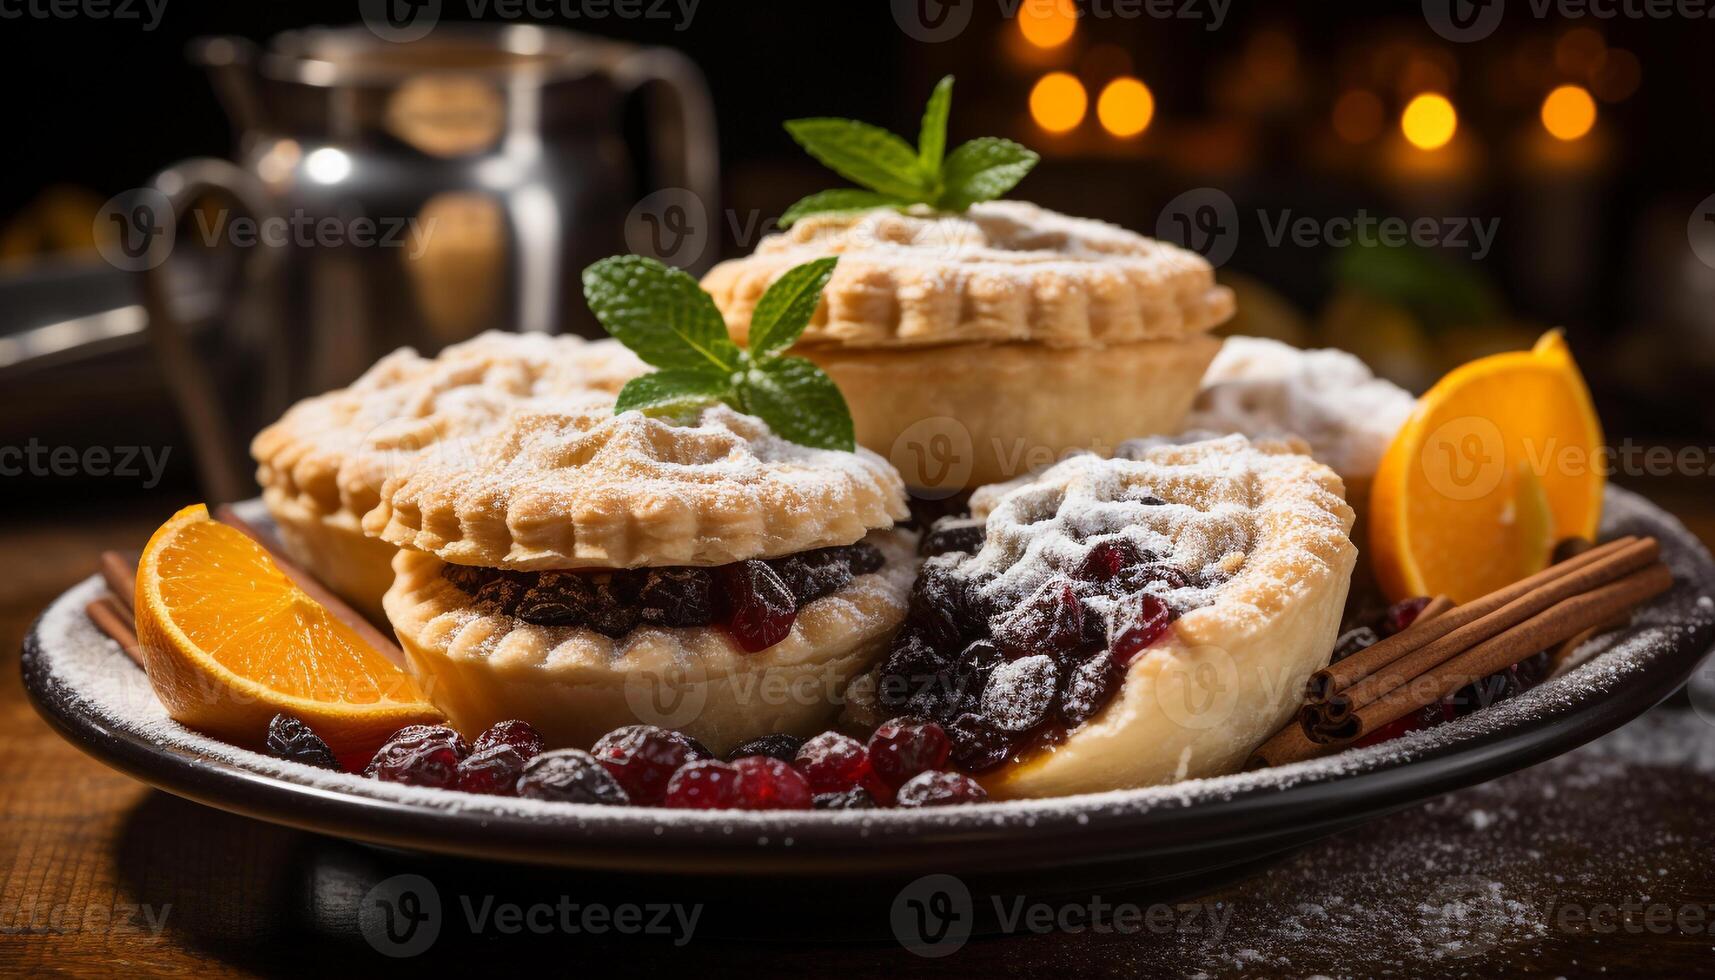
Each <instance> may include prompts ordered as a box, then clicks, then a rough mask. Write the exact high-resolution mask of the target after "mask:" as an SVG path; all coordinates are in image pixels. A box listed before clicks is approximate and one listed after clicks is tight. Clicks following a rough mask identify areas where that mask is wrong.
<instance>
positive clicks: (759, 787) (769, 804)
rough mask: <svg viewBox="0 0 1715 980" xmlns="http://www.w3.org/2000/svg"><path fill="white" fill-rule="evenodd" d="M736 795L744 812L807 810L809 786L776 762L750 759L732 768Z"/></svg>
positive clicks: (741, 761)
mask: <svg viewBox="0 0 1715 980" xmlns="http://www.w3.org/2000/svg"><path fill="white" fill-rule="evenodd" d="M732 767H733V770H734V771H735V772H736V773H737V776H736V777H735V778H736V784H735V785H736V787H737V789H736V790H735V792H736V793H737V795H738V805H739V807H740V808H741V809H745V810H808V809H810V795H811V794H810V784H809V783H808V782H806V781H805V780H804V777H803V775H801V774H800V773H799V772H798V770H796V769H794V768H792V767H791V766H789V765H787V764H786V763H784V762H781V761H780V760H779V759H771V758H769V757H768V756H765V755H752V756H746V757H745V758H743V759H739V760H738V761H737V762H734V763H733V764H732Z"/></svg>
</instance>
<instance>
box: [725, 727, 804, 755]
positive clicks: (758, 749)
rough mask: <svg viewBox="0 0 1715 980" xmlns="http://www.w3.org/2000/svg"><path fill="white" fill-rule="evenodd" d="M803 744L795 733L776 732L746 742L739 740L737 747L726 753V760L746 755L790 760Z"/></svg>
mask: <svg viewBox="0 0 1715 980" xmlns="http://www.w3.org/2000/svg"><path fill="white" fill-rule="evenodd" d="M803 745H804V740H803V739H801V738H799V737H798V736H796V735H787V734H786V733H784V732H776V733H774V734H773V735H764V736H762V737H761V738H753V739H751V740H750V741H748V742H740V743H739V744H738V747H737V748H735V749H733V750H732V751H731V752H728V753H727V754H726V761H728V762H732V761H734V760H736V759H742V758H744V757H745V756H747V755H765V756H767V757H768V758H770V759H779V760H780V761H781V762H791V761H792V760H793V759H795V758H797V757H798V750H799V749H800V748H801V747H802V746H803Z"/></svg>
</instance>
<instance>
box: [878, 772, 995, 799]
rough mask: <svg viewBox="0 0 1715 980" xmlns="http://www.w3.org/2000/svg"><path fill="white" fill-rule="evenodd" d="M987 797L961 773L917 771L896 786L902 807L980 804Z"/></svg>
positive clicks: (985, 793) (971, 780)
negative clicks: (906, 780) (899, 785)
mask: <svg viewBox="0 0 1715 980" xmlns="http://www.w3.org/2000/svg"><path fill="white" fill-rule="evenodd" d="M988 798H989V795H988V793H987V792H985V791H984V790H983V788H982V787H981V786H978V785H977V781H976V780H974V779H972V778H971V777H969V776H967V775H965V774H964V773H962V772H925V773H919V774H918V775H916V776H913V777H911V779H910V780H909V781H908V782H907V783H906V784H905V785H904V786H901V787H899V797H898V804H897V805H899V806H901V807H906V808H915V807H925V806H956V805H958V804H960V803H981V802H982V801H984V800H986V799H988Z"/></svg>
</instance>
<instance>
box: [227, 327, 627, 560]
mask: <svg viewBox="0 0 1715 980" xmlns="http://www.w3.org/2000/svg"><path fill="white" fill-rule="evenodd" d="M647 370H648V368H647V366H646V365H644V364H643V362H641V361H639V360H638V359H637V357H636V356H635V355H633V354H632V353H631V352H630V351H628V350H626V349H625V348H624V347H622V346H620V344H619V343H618V342H616V341H612V340H598V341H589V340H584V339H582V338H579V337H557V336H549V335H546V334H519V333H507V332H502V331H489V332H487V333H484V334H480V335H478V336H476V337H474V338H472V339H470V340H467V341H465V342H463V343H459V344H454V345H452V346H450V347H448V348H446V349H445V350H443V351H442V352H441V353H440V354H439V355H437V356H436V357H433V358H425V357H423V356H421V355H419V354H418V353H417V352H416V351H414V350H411V349H410V348H401V349H399V350H396V351H394V352H393V353H391V354H388V355H387V356H385V357H383V358H381V359H380V360H379V361H377V362H375V364H374V365H372V366H371V367H370V368H369V370H368V371H365V372H364V373H363V375H362V376H361V377H359V378H358V379H357V380H356V381H354V382H353V383H352V384H351V385H350V386H348V387H346V388H341V389H339V390H336V391H331V392H327V393H325V394H322V395H317V396H314V397H311V398H306V399H304V400H303V401H300V402H298V403H297V404H296V405H294V406H292V408H291V409H289V410H288V411H287V412H286V414H285V415H283V416H282V417H281V418H280V419H279V420H278V421H276V422H275V423H273V424H272V425H270V426H268V427H267V428H265V429H263V430H262V431H261V432H259V433H258V434H257V435H256V437H255V439H253V440H252V441H251V445H250V452H251V455H252V456H253V457H254V458H255V460H256V463H257V475H256V478H257V482H258V483H260V484H261V485H262V486H263V487H264V488H266V489H270V490H273V491H275V495H276V498H277V499H286V498H291V499H294V500H295V501H296V502H297V503H298V504H299V505H300V506H302V507H303V508H305V509H307V510H310V511H312V512H315V513H320V514H325V515H329V516H330V517H331V516H334V515H342V514H343V516H344V519H345V520H347V521H349V523H350V524H351V525H352V526H354V527H355V526H357V525H358V524H359V523H360V521H361V518H362V516H363V515H364V514H365V513H366V512H368V511H369V509H370V508H372V507H374V506H375V504H376V503H377V501H378V498H379V495H380V491H381V486H382V484H383V483H384V482H385V480H386V478H387V477H388V476H389V475H392V474H394V473H396V472H398V471H400V470H402V469H404V468H407V467H408V466H409V465H410V464H411V462H412V460H413V459H414V458H415V457H417V456H418V455H420V454H423V453H426V452H431V451H433V449H434V448H435V447H437V446H440V445H442V444H444V443H447V442H448V441H450V440H454V439H457V438H458V437H461V436H465V435H469V434H472V433H476V432H480V431H483V430H484V429H487V428H492V427H493V426H494V425H496V424H498V422H499V421H500V420H501V419H503V418H504V417H505V416H506V414H507V413H508V412H510V411H511V410H512V408H514V407H516V406H517V405H519V404H521V403H525V402H528V401H531V400H546V401H550V402H555V401H557V402H561V403H567V404H576V405H580V406H592V407H593V406H601V405H612V404H613V399H614V398H615V397H616V396H617V395H618V392H619V390H620V388H622V387H624V385H625V382H626V381H628V380H630V379H631V378H634V377H636V376H638V375H640V374H643V373H645V372H646V371H647Z"/></svg>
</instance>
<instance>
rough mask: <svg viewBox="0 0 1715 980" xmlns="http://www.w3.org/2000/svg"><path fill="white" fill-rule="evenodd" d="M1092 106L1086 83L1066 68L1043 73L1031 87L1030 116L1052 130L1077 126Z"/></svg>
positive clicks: (1058, 130) (1056, 130)
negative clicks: (1067, 71) (1085, 86)
mask: <svg viewBox="0 0 1715 980" xmlns="http://www.w3.org/2000/svg"><path fill="white" fill-rule="evenodd" d="M1089 107H1090V97H1089V95H1088V94H1087V93H1086V92H1085V91H1084V83H1083V82H1080V81H1078V79H1076V78H1075V77H1073V76H1071V75H1069V74H1067V73H1066V72H1063V71H1051V72H1049V73H1048V74H1046V75H1043V76H1042V77H1041V78H1039V79H1037V81H1036V85H1035V87H1033V88H1032V89H1031V90H1030V118H1031V119H1034V120H1036V125H1038V126H1041V127H1042V128H1043V129H1046V130H1048V131H1049V132H1050V133H1066V132H1070V131H1072V130H1073V129H1076V128H1077V126H1078V124H1079V123H1081V122H1083V121H1084V113H1085V111H1087V110H1088V109H1089Z"/></svg>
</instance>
